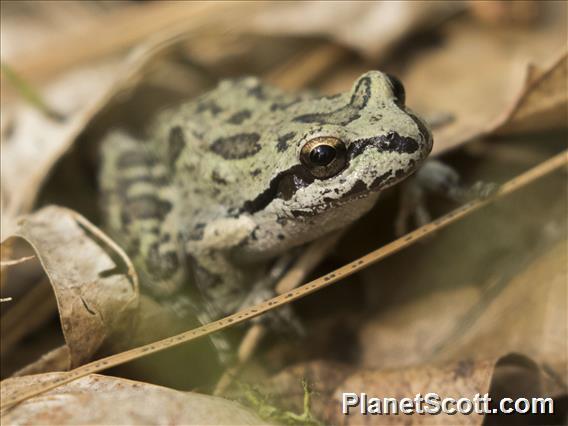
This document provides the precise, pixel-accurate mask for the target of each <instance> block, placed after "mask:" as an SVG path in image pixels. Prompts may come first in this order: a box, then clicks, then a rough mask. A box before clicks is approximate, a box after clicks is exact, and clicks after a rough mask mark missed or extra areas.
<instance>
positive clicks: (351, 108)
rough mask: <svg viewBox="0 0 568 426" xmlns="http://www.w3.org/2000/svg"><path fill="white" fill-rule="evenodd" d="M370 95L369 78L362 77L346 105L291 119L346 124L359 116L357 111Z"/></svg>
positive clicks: (365, 103)
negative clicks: (329, 110) (325, 111)
mask: <svg viewBox="0 0 568 426" xmlns="http://www.w3.org/2000/svg"><path fill="white" fill-rule="evenodd" d="M370 97H371V80H370V79H369V78H368V77H365V78H362V79H361V80H359V82H358V83H357V86H356V87H355V90H354V91H353V95H351V99H350V101H349V103H348V104H347V105H344V106H342V107H341V108H338V109H336V110H334V111H331V112H327V113H312V114H303V115H299V116H297V117H294V120H293V121H296V122H299V123H319V124H331V125H338V126H347V125H348V124H349V123H351V122H353V121H355V120H357V119H358V118H360V117H361V115H360V114H359V111H361V110H362V109H364V108H365V107H366V106H367V104H368V103H369V98H370Z"/></svg>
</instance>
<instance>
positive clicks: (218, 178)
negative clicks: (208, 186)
mask: <svg viewBox="0 0 568 426" xmlns="http://www.w3.org/2000/svg"><path fill="white" fill-rule="evenodd" d="M211 180H212V181H213V182H215V183H216V184H218V185H227V180H226V179H224V178H223V176H221V175H220V174H219V172H218V171H217V170H213V173H211Z"/></svg>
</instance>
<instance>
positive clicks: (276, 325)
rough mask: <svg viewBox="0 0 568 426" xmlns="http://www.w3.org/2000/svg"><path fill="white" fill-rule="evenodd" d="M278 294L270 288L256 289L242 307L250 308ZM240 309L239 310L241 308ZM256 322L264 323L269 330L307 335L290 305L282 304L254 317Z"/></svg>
mask: <svg viewBox="0 0 568 426" xmlns="http://www.w3.org/2000/svg"><path fill="white" fill-rule="evenodd" d="M274 296H276V292H275V291H274V290H272V289H270V288H264V289H256V291H254V292H253V293H251V295H250V296H249V297H247V298H246V299H245V300H244V302H243V304H242V305H241V307H240V309H246V308H250V307H251V306H254V305H257V304H259V303H262V302H264V301H266V300H268V299H271V298H273V297H274ZM240 309H239V310H240ZM253 322H254V323H257V324H262V325H263V326H264V327H266V328H267V329H268V330H275V331H279V332H284V333H285V332H292V333H294V334H296V335H299V336H305V334H306V331H305V329H304V326H303V325H302V323H301V322H300V320H299V319H298V317H297V316H296V314H295V313H294V311H293V310H292V307H291V306H290V305H285V306H281V307H279V308H277V309H275V310H273V311H270V312H267V313H266V314H264V315H261V316H258V317H256V318H254V319H253Z"/></svg>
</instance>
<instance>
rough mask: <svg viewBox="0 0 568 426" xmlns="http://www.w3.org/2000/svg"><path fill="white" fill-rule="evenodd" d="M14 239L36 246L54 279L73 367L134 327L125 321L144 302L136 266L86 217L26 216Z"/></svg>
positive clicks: (52, 210)
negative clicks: (119, 332) (116, 334)
mask: <svg viewBox="0 0 568 426" xmlns="http://www.w3.org/2000/svg"><path fill="white" fill-rule="evenodd" d="M10 237H13V238H22V239H24V240H25V241H26V242H27V243H28V244H30V245H31V246H32V248H33V250H34V251H35V253H36V256H37V258H38V260H39V261H40V262H41V265H42V267H43V269H44V270H45V273H46V274H47V276H48V278H49V281H50V283H51V285H52V287H53V290H54V293H55V297H56V299H57V305H58V309H59V316H60V319H61V325H62V329H63V334H64V337H65V341H66V342H67V345H68V347H69V355H70V365H69V366H70V367H75V366H78V365H80V364H82V363H84V362H85V361H87V360H89V359H90V358H91V356H92V355H93V354H94V352H96V350H97V349H98V348H99V347H100V345H101V343H102V342H103V341H104V340H105V339H106V338H107V337H109V336H110V335H111V334H112V333H114V332H116V331H117V330H119V329H122V328H123V327H125V324H128V321H125V319H126V318H128V316H129V314H130V313H131V312H132V310H133V309H134V308H136V305H137V303H138V278H137V276H136V274H135V272H134V268H133V266H132V264H131V263H130V260H129V259H128V257H127V256H126V255H125V254H124V252H123V251H122V250H121V249H120V248H119V247H117V246H116V245H115V244H114V243H113V242H112V241H111V240H109V239H108V237H106V236H105V235H104V234H103V233H102V232H101V231H100V230H98V229H97V228H96V227H95V226H94V225H92V224H91V223H90V222H88V221H87V220H86V219H84V218H83V217H82V216H80V215H78V214H77V213H75V212H73V211H71V210H68V209H65V208H61V207H46V208H43V209H41V210H39V211H38V212H36V213H34V214H32V215H29V216H25V217H23V218H21V219H20V220H19V221H18V229H16V230H15V232H14V233H13V234H12V235H10V236H9V238H10ZM6 243H7V242H4V243H3V244H6ZM8 243H9V241H8Z"/></svg>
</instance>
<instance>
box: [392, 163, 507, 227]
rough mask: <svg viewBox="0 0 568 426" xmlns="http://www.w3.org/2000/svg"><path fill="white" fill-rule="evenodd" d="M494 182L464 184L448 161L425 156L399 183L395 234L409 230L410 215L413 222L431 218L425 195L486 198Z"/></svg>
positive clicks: (462, 199)
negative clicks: (430, 158)
mask: <svg viewBox="0 0 568 426" xmlns="http://www.w3.org/2000/svg"><path fill="white" fill-rule="evenodd" d="M496 189H497V185H495V184H493V183H487V182H476V183H475V184H474V185H472V186H466V185H463V184H462V183H461V182H460V176H459V174H458V173H457V172H456V171H455V170H454V169H453V168H451V167H450V166H448V165H447V164H444V163H442V162H441V161H438V160H428V161H427V162H426V163H425V164H424V166H422V167H421V168H420V169H419V170H418V172H416V174H415V175H414V176H412V177H411V178H409V179H407V180H406V181H405V182H404V183H403V184H402V186H401V191H402V192H401V197H400V206H399V212H398V215H397V218H396V221H395V231H396V234H397V235H404V234H405V233H406V232H408V228H409V222H410V219H411V218H412V220H413V221H414V224H415V225H416V226H418V227H419V226H422V225H425V224H427V223H429V222H431V220H432V217H431V215H430V212H429V211H428V208H427V207H426V200H427V197H428V196H429V195H431V194H435V195H440V196H442V197H445V198H448V199H450V200H452V201H455V202H458V203H464V202H468V201H471V200H473V199H476V198H486V197H488V196H490V195H491V194H493V193H494V192H495V190H496Z"/></svg>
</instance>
